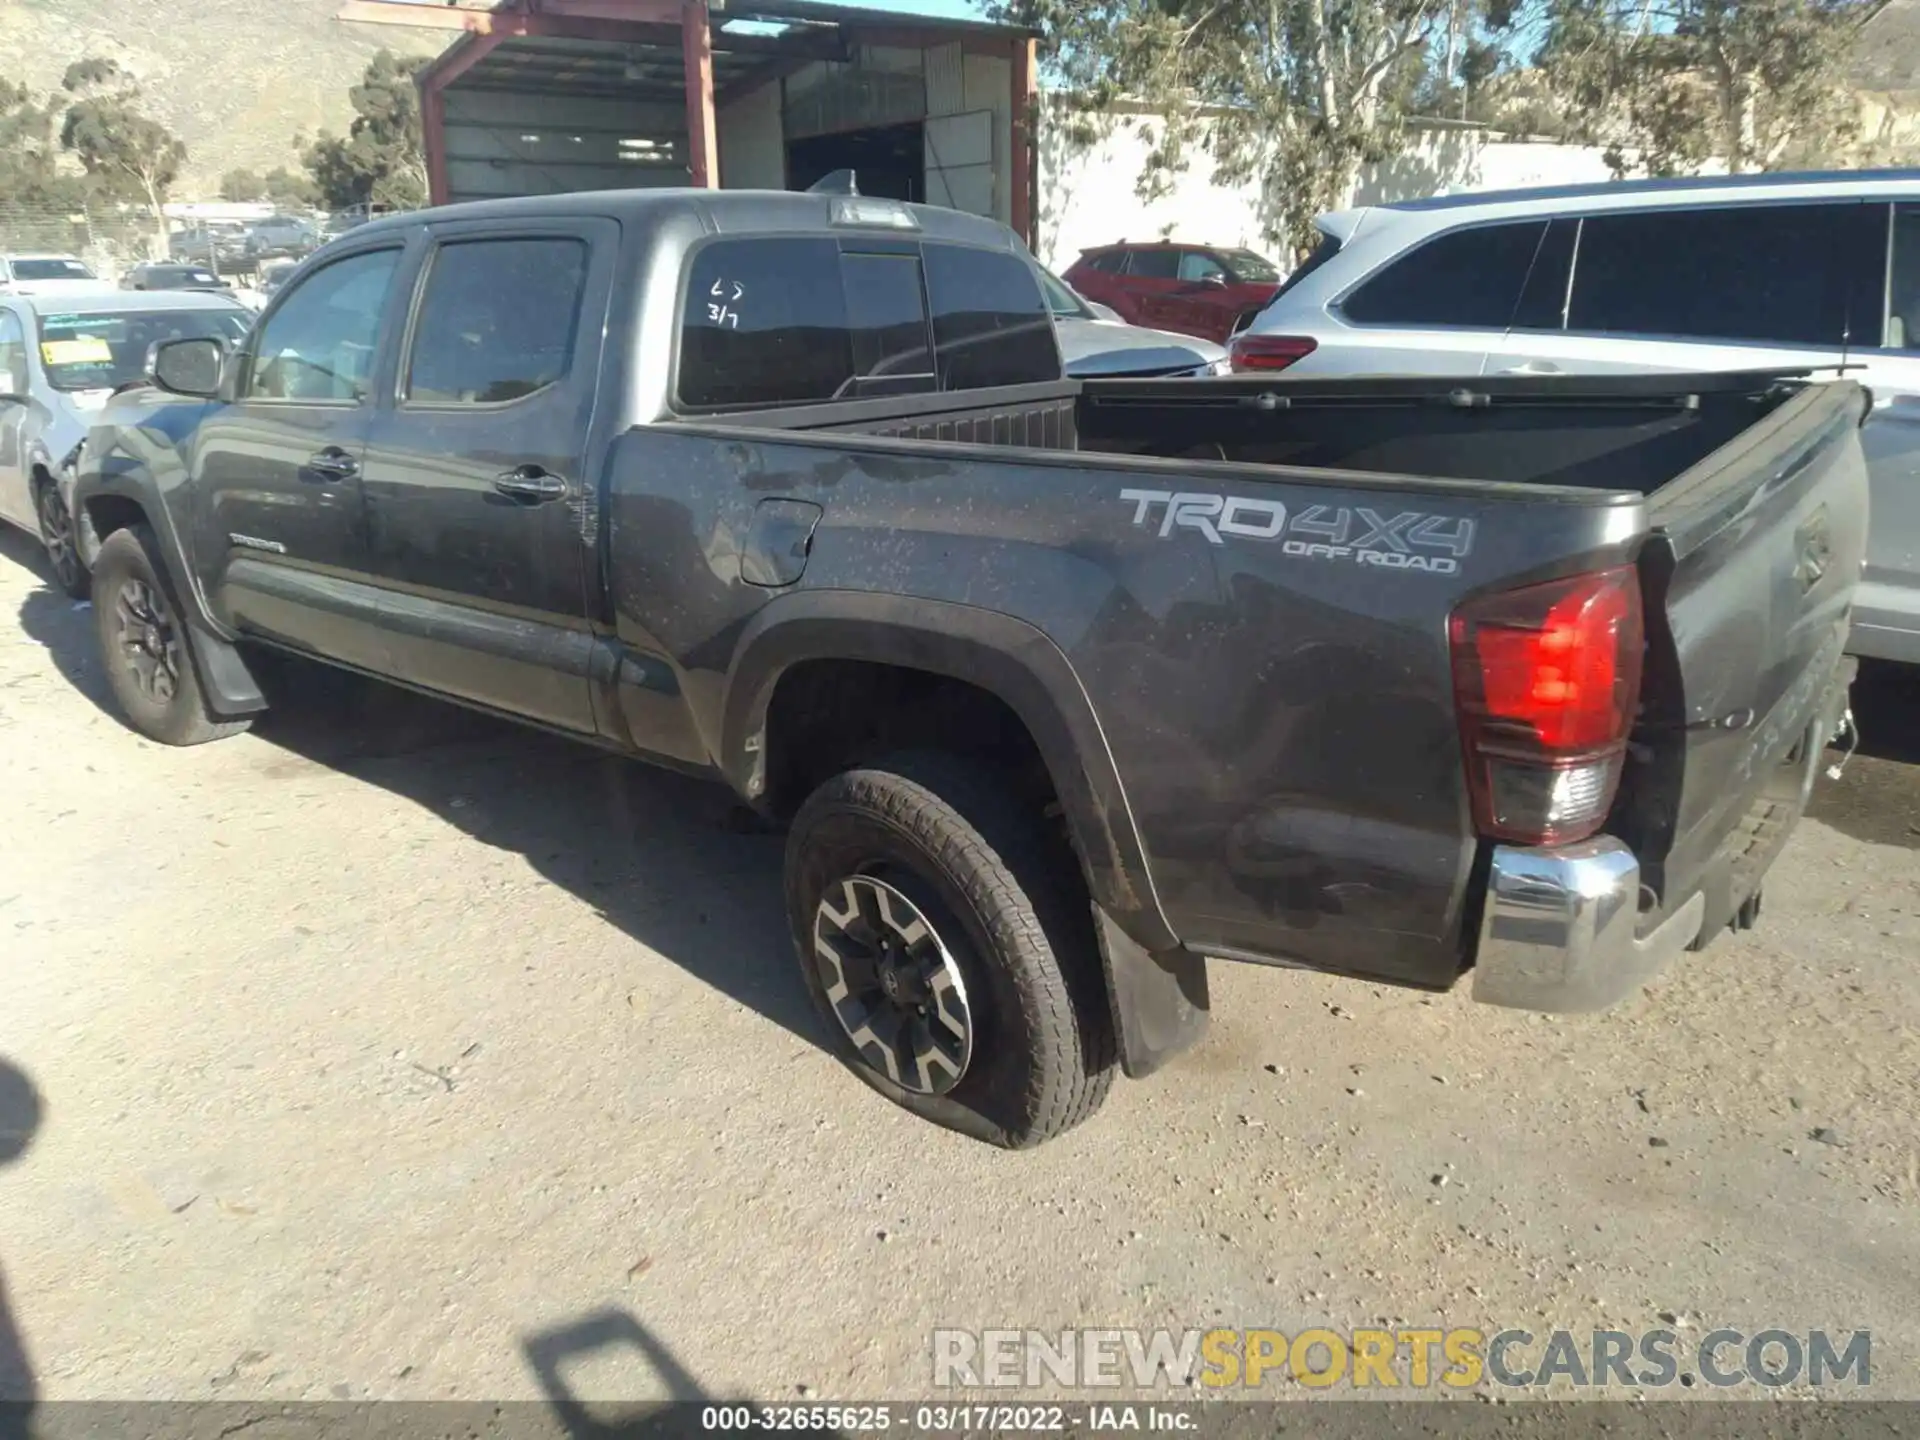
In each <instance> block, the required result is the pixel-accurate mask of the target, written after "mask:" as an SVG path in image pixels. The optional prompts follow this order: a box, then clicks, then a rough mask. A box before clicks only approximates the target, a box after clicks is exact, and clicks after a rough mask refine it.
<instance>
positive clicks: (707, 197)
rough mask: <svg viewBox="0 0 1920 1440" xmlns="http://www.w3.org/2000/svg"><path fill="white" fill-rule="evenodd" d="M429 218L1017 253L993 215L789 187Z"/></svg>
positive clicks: (564, 201) (484, 205) (454, 210)
mask: <svg viewBox="0 0 1920 1440" xmlns="http://www.w3.org/2000/svg"><path fill="white" fill-rule="evenodd" d="M430 213H431V217H432V219H433V220H434V222H435V223H439V224H444V223H447V222H451V221H460V220H501V219H518V220H536V219H540V218H542V217H555V218H557V217H560V216H577V215H599V216H605V217H607V218H609V219H613V220H628V219H632V220H636V221H646V222H648V223H658V222H660V221H662V220H666V219H669V218H677V217H681V216H693V217H695V218H697V219H698V220H699V222H700V224H701V228H703V229H705V230H707V231H709V232H711V233H714V234H729V233H747V234H778V233H788V234H791V233H792V232H794V231H808V230H815V231H819V232H821V233H823V234H831V233H837V232H841V231H865V232H868V233H873V232H876V231H878V232H880V233H886V232H889V231H891V232H894V233H898V234H908V233H911V234H913V235H915V236H917V237H919V238H921V239H927V240H945V241H951V242H955V243H958V244H965V245H978V246H981V247H984V248H987V249H993V250H1019V249H1020V248H1021V247H1020V244H1019V242H1018V240H1016V239H1015V237H1014V234H1013V232H1012V231H1011V230H1009V229H1008V228H1007V227H1006V226H1004V225H1002V224H1001V223H1000V222H999V221H997V220H988V219H986V218H984V217H982V216H978V215H967V214H963V213H961V212H960V211H958V210H945V209H941V208H940V207H938V206H933V205H914V204H910V203H908V202H907V201H904V200H887V199H882V198H879V197H875V196H864V195H852V196H849V195H817V194H808V193H804V192H797V191H792V190H699V189H694V188H691V187H686V186H680V187H673V188H665V189H657V190H587V191H577V192H571V193H568V194H562V195H526V196H517V197H515V198H512V199H506V200H475V201H470V202H468V203H466V204H461V205H449V206H443V207H441V208H439V209H436V210H433V211H432V212H430ZM420 219H421V213H420V212H408V213H403V214H395V215H383V216H381V217H380V218H378V219H375V220H370V221H368V222H367V223H366V224H365V225H361V226H357V227H355V228H354V229H353V230H352V231H351V232H349V233H350V234H352V235H353V236H354V237H355V239H356V240H358V239H362V238H365V237H366V236H368V235H373V234H378V233H380V232H382V231H387V230H404V229H407V228H409V227H410V226H413V225H417V224H418V223H420Z"/></svg>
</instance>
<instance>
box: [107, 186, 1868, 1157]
mask: <svg viewBox="0 0 1920 1440" xmlns="http://www.w3.org/2000/svg"><path fill="white" fill-rule="evenodd" d="M152 380H153V383H152V384H151V385H149V386H148V387H145V388H140V389H134V390H131V391H128V392H127V393H125V394H123V395H121V396H120V397H118V398H117V400H116V401H115V402H114V406H113V407H112V408H111V409H110V411H109V412H107V414H106V415H105V416H104V417H103V419H102V421H101V423H100V424H99V425H98V426H97V427H96V428H95V429H94V431H93V432H92V434H91V435H90V437H89V439H88V442H87V444H86V447H85V449H84V451H83V453H82V456H81V459H80V462H79V467H78V469H79V475H78V479H77V482H76V486H75V504H76V513H77V515H79V516H80V517H81V519H82V520H83V522H84V523H83V524H81V525H80V526H79V530H80V534H81V546H82V550H83V554H84V558H85V559H86V560H87V562H88V565H89V568H90V570H91V572H92V580H93V585H94V591H95V597H96V603H95V611H94V613H95V615H96V616H97V619H98V625H99V639H100V644H101V647H102V650H103V654H104V657H105V659H106V662H107V669H108V673H109V675H110V676H111V680H112V685H113V689H114V693H115V695H116V697H117V699H118V702H119V704H120V705H121V706H122V708H123V709H124V711H125V714H126V716H127V718H128V720H129V721H130V723H131V724H132V725H133V726H134V727H135V728H136V729H137V730H139V731H140V732H141V733H143V734H145V735H148V736H151V737H153V738H154V739H157V740H161V741H165V742H168V743H172V744H192V743H195V742H198V741H203V740H208V739H212V738H215V737H217V736H220V735H224V734H231V733H233V732H235V731H237V730H240V729H243V728H245V726H246V725H247V723H248V720H249V717H250V716H252V715H253V714H254V713H255V712H256V711H258V710H260V709H261V708H262V707H263V706H264V704H265V701H264V699H263V697H262V693H261V689H260V687H259V685H258V684H257V683H256V678H255V669H254V667H253V666H252V665H251V660H252V657H253V656H254V655H255V654H256V653H257V651H259V650H260V649H261V648H271V649H275V650H279V651H283V652H292V653H295V654H299V655H306V656H312V657H315V658H318V659H320V660H324V661H328V662H330V663H332V664H335V665H340V666H345V667H349V668H351V669H354V670H357V671H361V672H364V673H367V674H370V675H374V676H379V677H382V678H385V679H388V680H392V681H395V682H397V683H400V684H403V685H408V686H412V687H415V688H417V689H419V690H423V691H426V692H429V693H431V694H434V695H439V696H444V697H447V698H449V699H453V700H456V701H459V702H461V703H464V704H467V705H472V706H476V707H480V708H483V709H485V710H489V711H492V712H496V713H499V714H503V715H507V716H511V717H514V718H517V719H520V720H523V721H526V722H529V723H531V724H534V725H538V726H543V727H546V728H548V729H550V730H554V731H558V732H561V733H564V734H568V735H573V736H577V737H579V738H580V739H583V740H586V741H590V742H592V743H595V744H598V745H601V746H604V747H609V748H611V749H614V750H616V751H619V752H622V753H626V754H630V755H633V756H635V757H639V758H643V759H648V760H653V761H657V762H661V763H664V764H667V765H671V766H675V767H678V768H681V769H685V770H691V771H694V772H697V773H700V774H704V775H709V776H712V777H714V778H716V779H718V780H721V781H723V782H724V783H725V784H727V785H728V786H731V787H732V789H733V790H734V792H735V793H736V794H737V795H738V796H739V797H740V798H741V799H742V800H744V801H745V802H746V803H747V804H749V805H751V806H753V807H755V808H756V809H758V810H759V811H761V812H762V813H763V814H764V815H765V816H767V817H768V818H769V819H772V820H774V821H777V822H779V823H782V824H784V825H785V826H786V828H787V834H788V841H787V850H786V880H785V885H786V902H787V909H788V913H789V916H790V919H791V924H792V928H793V936H794V942H795V945H796V947H797V949H798V952H799V959H800V969H801V973H802V975H803V976H804V978H805V983H806V985H807V988H808V989H809V990H810V992H811V993H812V996H813V998H814V1000H815V1002H816V1003H817V1006H818V1008H819V1010H820V1012H821V1015H822V1019H823V1022H824V1025H825V1027H826V1029H827V1033H828V1034H829V1035H830V1036H831V1038H832V1043H833V1045H834V1046H835V1048H836V1049H837V1051H838V1053H839V1054H840V1055H841V1056H842V1057H843V1058H844V1059H845V1061H846V1062H847V1064H848V1065H849V1066H850V1067H851V1068H852V1069H853V1070H854V1071H855V1072H856V1073H858V1074H859V1075H861V1076H862V1078H864V1079H865V1080H866V1081H868V1082H869V1083H870V1084H871V1085H873V1086H874V1087H875V1088H876V1089H877V1090H879V1091H880V1092H881V1093H883V1094H885V1095H887V1096H888V1097H889V1098H891V1099H892V1100H894V1101H896V1102H897V1103H899V1104H901V1105H903V1106H906V1107H907V1108H908V1109H910V1110H912V1111H914V1112H915V1113H917V1114H920V1115H922V1116H924V1117H926V1118H928V1119H931V1120H934V1121H936V1122H938V1123H941V1124H945V1125H949V1126H952V1127H954V1128H956V1129H959V1130H961V1131H964V1132H966V1133H969V1134H972V1135H976V1136H979V1137H981V1138H984V1139H988V1140H991V1141H993V1142H995V1143H999V1144H1003V1145H1008V1146H1022V1145H1031V1144H1036V1143H1038V1142H1040V1141H1043V1140H1045V1139H1047V1138H1048V1137H1050V1136H1052V1135H1055V1134H1058V1133H1059V1132H1061V1131H1062V1130H1064V1129H1066V1128H1067V1127H1069V1126H1071V1125H1073V1124H1075V1123H1076V1122H1078V1121H1080V1120H1082V1119H1084V1118H1085V1117H1086V1116H1088V1115H1089V1114H1091V1113H1092V1112H1093V1110H1094V1109H1095V1108H1096V1107H1097V1106H1098V1105H1099V1103H1100V1102H1101V1100H1102V1099H1103V1097H1104V1096H1105V1094H1106V1092H1107V1089H1108V1087H1109V1084H1110V1081H1111V1078H1112V1075H1113V1072H1114V1070H1115V1068H1116V1065H1117V1066H1118V1067H1119V1068H1121V1069H1124V1070H1125V1072H1126V1073H1127V1074H1129V1075H1133V1076H1139V1075H1142V1074H1145V1073H1148V1072H1151V1071H1153V1070H1155V1069H1157V1068H1158V1067H1159V1066H1160V1065H1161V1064H1162V1063H1163V1062H1165V1061H1166V1060H1167V1059H1168V1058H1169V1057H1171V1056H1173V1055H1175V1054H1177V1053H1178V1052H1180V1051H1181V1050H1183V1049H1185V1048H1186V1047H1188V1046H1190V1045H1192V1044H1193V1043H1195V1041H1196V1040H1197V1039H1198V1038H1199V1037H1200V1035H1201V1034H1202V1032H1203V1031H1204V1028H1205V1024H1206V1020H1207V1015H1208V988H1207V975H1206V964H1205V962H1206V960H1207V959H1208V958H1210V957H1211V958H1220V959H1230V960H1239V961H1247V962H1253V963H1256V964H1269V965H1279V966H1296V967H1299V966H1304V967H1308V968H1312V969H1319V970H1327V971H1333V972H1338V973H1341V974H1346V975H1353V976H1360V977H1365V978H1368V979H1373V980H1383V981H1390V982H1394V983H1397V984H1402V985H1410V986H1417V987H1422V988H1427V989H1434V990H1439V989H1444V988H1447V987H1449V986H1452V985H1453V984H1455V983H1456V982H1457V981H1459V980H1460V979H1461V978H1462V977H1463V976H1465V975H1467V974H1468V973H1469V972H1470V973H1471V975H1472V981H1471V983H1472V987H1473V994H1474V996H1475V997H1476V998H1478V999H1481V1000H1486V1001H1490V1002H1492V1003H1495V1004H1502V1005H1512V1006H1522V1007H1531V1008H1539V1009H1550V1010H1583V1009H1593V1008H1598V1007H1601V1006H1605V1005H1607V1004H1610V1003H1612V1002H1614V1001H1616V1000H1618V999H1620V998H1621V997H1623V996H1625V995H1627V994H1629V993H1630V992H1631V991H1633V990H1634V989H1635V988H1636V987H1637V986H1638V985H1639V984H1640V983H1641V982H1642V981H1643V980H1644V979H1645V978H1646V977H1647V976H1648V975H1649V974H1651V973H1652V972H1653V971H1654V970H1656V969H1657V968H1658V967H1659V966H1661V965H1662V964H1663V963H1665V962H1667V961H1668V960H1670V959H1672V958H1673V957H1675V956H1676V955H1678V954H1679V953H1680V952H1682V951H1685V950H1688V949H1690V948H1691V949H1699V948H1701V947H1703V946H1704V945H1706V944H1707V943H1708V942H1709V941H1711V940H1712V939H1713V937H1714V936H1716V935H1717V934H1718V933H1719V932H1720V931H1722V930H1724V929H1726V928H1728V927H1729V926H1735V927H1739V926H1745V925H1749V924H1751V923H1752V922H1753V920H1754V917H1755V915H1756V914H1757V911H1758V907H1759V898H1760V887H1761V882H1762V879H1763V877H1764V875H1765V872H1766V870H1767V867H1768V866H1769V864H1770V863H1771V862H1772V860H1773V859H1774V857H1775V855H1776V854H1777V853H1778V851H1779V849H1780V846H1781V844H1782V843H1783V842H1784V840H1785V838H1786V836H1787V834H1788V832H1789V831H1790V830H1791V828H1792V826H1793V824H1794V822H1795V821H1796V819H1797V818H1798V816H1799V814H1800V813H1801V810H1802V808H1803V806H1804V804H1805V802H1806V799H1807V795H1808V792H1809V790H1810V788H1811V786H1812V784H1813V781H1814V776H1815V773H1816V769H1817V767H1818V765H1819V763H1820V759H1821V756H1822V754H1823V752H1824V750H1825V749H1826V747H1827V745H1828V743H1829V741H1830V740H1831V739H1832V738H1834V737H1835V736H1836V734H1837V733H1838V731H1839V730H1840V729H1841V728H1842V726H1843V718H1844V715H1845V706H1846V692H1847V684H1848V678H1849V676H1850V674H1851V662H1848V661H1846V660H1844V659H1843V658H1842V655H1841V647H1842V642H1843V640H1844V639H1845V636H1846V632H1847V625H1848V615H1849V606H1850V603H1851V598H1852V595H1853V592H1854V587H1855V584H1856V582H1857V580H1858V577H1859V574H1860V569H1861V557H1862V550H1863V544H1864V536H1865V531H1866V523H1867V490H1866V476H1865V470H1864V468H1863V465H1862V460H1861V450H1860V443H1859V436H1858V432H1859V425H1860V421H1861V417H1862V415H1863V413H1864V411H1865V409H1866V397H1865V394H1864V392H1863V391H1862V390H1861V389H1860V388H1859V387H1858V386H1857V385H1854V384H1852V383H1848V382H1840V383H1832V384H1810V383H1805V382H1804V381H1802V380H1799V379H1795V378H1792V377H1783V376H1779V375H1774V374H1730V375H1699V374H1694V375H1687V376H1684V377H1677V376H1657V377H1648V376H1642V377H1614V378H1603V379H1586V380H1574V379H1567V378H1531V377H1512V378H1500V379H1489V380H1476V381H1473V382H1470V383H1461V382H1451V381H1449V382H1434V381H1422V380H1371V381H1369V380H1348V381H1318V382H1314V381H1303V382H1289V381H1287V380H1285V379H1284V378H1282V379H1275V378H1271V377H1262V376H1248V377H1240V378H1222V379H1180V380H1146V381H1142V380H1112V381H1110V380H1064V379H1062V378H1060V361H1059V356H1058V352H1057V347H1056V343H1055V338H1054V331H1053V328H1052V325H1051V323H1050V321H1049V318H1048V311H1047V306H1046V302H1045V300H1044V299H1043V297H1042V294H1041V291H1040V288H1039V285H1038V283H1037V281H1036V278H1035V273H1034V270H1033V267H1032V264H1031V261H1030V260H1029V258H1028V257H1027V256H1026V254H1025V252H1024V251H1023V250H1022V249H1021V248H1020V247H1019V245H1018V244H1017V242H1015V241H1014V240H1013V238H1012V236H1011V235H1010V234H1009V233H1008V232H1007V231H1006V230H1004V229H1002V228H1001V227H998V226H996V225H993V224H991V223H989V222H986V221H983V220H977V219H974V218H971V217H967V216H962V215H957V214H954V213H951V212H946V211H941V210H933V209H925V208H920V207H911V206H905V205H900V204H896V203H894V202H890V201H879V200H872V199H862V198H859V197H850V196H821V195H794V194H783V193H755V192H721V193H710V192H687V191H659V190H656V191H640V192H624V193H616V194H603V195H562V196H553V197H544V198H540V199H536V200H526V201H511V202H492V203H487V204H483V205H477V206H463V207H458V208H452V209H446V210H440V211H428V212H425V213H421V214H414V215H406V216H395V217H392V218H389V219H385V220H381V221H376V222H374V223H371V224H368V225H365V226H362V227H359V228H357V229H355V230H353V231H352V232H350V233H349V234H348V235H346V236H343V237H341V238H340V239H338V240H336V241H334V242H333V243H332V244H330V245H329V246H328V247H327V248H326V249H325V250H323V251H322V252H321V253H320V254H319V255H317V256H315V257H314V258H313V259H311V260H309V261H307V262H306V264H305V265H304V266H303V268H302V269H301V271H300V272H299V273H298V274H297V275H296V276H295V277H294V278H293V279H292V280H291V281H290V282H289V283H288V284H287V286H286V287H285V288H284V289H283V290H282V292H281V293H280V294H279V295H278V296H276V297H275V299H274V302H273V303H272V305H271V306H270V307H269V308H268V309H267V311H266V312H265V314H264V316H263V317H262V319H261V321H260V323H259V324H258V325H257V326H256V327H255V329H254V330H253V332H252V334H251V336H250V337H249V338H248V339H247V340H246V341H245V342H244V343H242V344H241V345H239V346H238V347H228V346H226V345H223V344H221V343H219V342H215V341H182V342H178V343H175V344H171V345H167V346H164V347H162V348H161V349H160V350H159V351H158V352H157V355H156V359H155V362H154V366H153V371H152ZM769 958H771V957H769Z"/></svg>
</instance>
